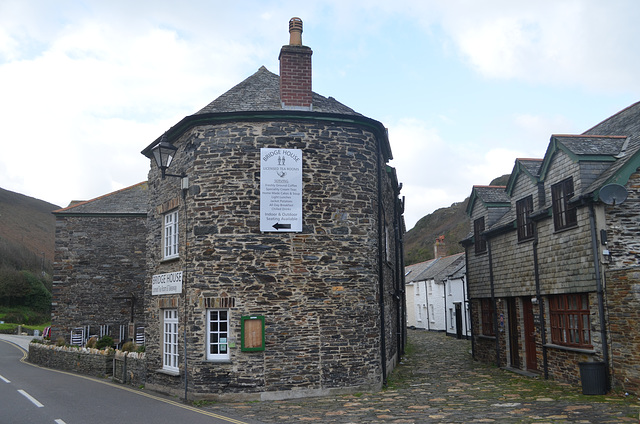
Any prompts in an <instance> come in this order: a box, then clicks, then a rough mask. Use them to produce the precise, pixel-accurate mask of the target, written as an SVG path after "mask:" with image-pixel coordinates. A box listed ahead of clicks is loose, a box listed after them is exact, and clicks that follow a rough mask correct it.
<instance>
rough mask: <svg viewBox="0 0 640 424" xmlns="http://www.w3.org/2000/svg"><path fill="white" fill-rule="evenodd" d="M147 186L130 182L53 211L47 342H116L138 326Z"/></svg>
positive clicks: (141, 309) (141, 307) (141, 317)
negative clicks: (108, 339)
mask: <svg viewBox="0 0 640 424" xmlns="http://www.w3.org/2000/svg"><path fill="white" fill-rule="evenodd" d="M147 188H148V187H147V183H146V182H145V183H140V184H136V185H134V186H132V187H129V188H125V189H123V190H119V191H116V192H114V193H111V194H107V195H104V196H101V197H99V198H97V199H93V200H89V201H83V202H72V203H71V205H69V206H68V207H66V208H64V209H60V210H57V211H54V212H53V214H54V215H55V218H56V240H55V259H54V276H53V293H52V294H53V300H52V308H51V309H52V312H51V327H52V334H51V339H52V340H56V339H58V338H60V337H62V338H64V339H66V340H67V341H68V342H74V343H76V344H83V343H84V342H85V341H86V339H87V338H88V337H90V336H92V335H95V336H98V337H101V336H103V335H110V336H111V337H112V338H113V339H114V340H115V341H116V343H121V342H123V341H126V340H128V339H129V338H131V339H134V338H135V333H136V332H139V333H140V332H141V330H142V329H143V328H144V323H145V316H144V305H143V301H144V293H145V285H146V257H147V253H146V233H147V230H146V221H147V205H148V201H147V193H148V189H147ZM72 333H73V334H74V337H73V340H72V336H71V335H72ZM141 337H142V338H143V337H144V335H143V333H142V334H139V335H138V341H141V340H142V339H141Z"/></svg>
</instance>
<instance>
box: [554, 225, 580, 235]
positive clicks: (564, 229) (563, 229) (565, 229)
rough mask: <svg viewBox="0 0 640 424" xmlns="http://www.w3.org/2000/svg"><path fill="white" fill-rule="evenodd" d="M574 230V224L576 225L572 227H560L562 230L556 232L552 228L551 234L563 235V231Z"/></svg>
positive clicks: (576, 226)
mask: <svg viewBox="0 0 640 424" xmlns="http://www.w3.org/2000/svg"><path fill="white" fill-rule="evenodd" d="M576 228H578V224H576V225H572V226H570V227H562V228H558V229H557V230H556V229H555V227H554V229H553V233H554V234H558V233H564V232H565V231H569V230H574V229H576Z"/></svg>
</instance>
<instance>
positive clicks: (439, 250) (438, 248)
mask: <svg viewBox="0 0 640 424" xmlns="http://www.w3.org/2000/svg"><path fill="white" fill-rule="evenodd" d="M445 256H447V250H446V246H445V244H444V236H438V237H436V242H435V243H434V244H433V257H434V258H435V259H438V258H444V257H445Z"/></svg>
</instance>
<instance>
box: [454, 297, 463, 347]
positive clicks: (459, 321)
mask: <svg viewBox="0 0 640 424" xmlns="http://www.w3.org/2000/svg"><path fill="white" fill-rule="evenodd" d="M455 306H456V337H457V338H458V339H461V338H462V304H461V303H456V304H455Z"/></svg>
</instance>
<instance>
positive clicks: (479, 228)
mask: <svg viewBox="0 0 640 424" xmlns="http://www.w3.org/2000/svg"><path fill="white" fill-rule="evenodd" d="M483 232H484V216H483V217H481V218H478V219H476V220H475V221H473V238H474V241H475V248H476V255H479V254H482V253H484V252H486V251H487V241H486V240H485V239H484V238H482V236H481V234H482V233H483Z"/></svg>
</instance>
